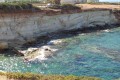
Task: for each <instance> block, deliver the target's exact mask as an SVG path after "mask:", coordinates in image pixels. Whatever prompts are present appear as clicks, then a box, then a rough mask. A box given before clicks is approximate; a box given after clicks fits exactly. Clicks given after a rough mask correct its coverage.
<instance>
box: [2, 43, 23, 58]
mask: <svg viewBox="0 0 120 80" xmlns="http://www.w3.org/2000/svg"><path fill="white" fill-rule="evenodd" d="M0 54H4V55H5V56H14V55H16V56H24V54H22V53H21V52H19V51H18V50H17V49H15V48H14V47H11V46H9V45H8V43H6V42H0Z"/></svg>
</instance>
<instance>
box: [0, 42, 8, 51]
mask: <svg viewBox="0 0 120 80" xmlns="http://www.w3.org/2000/svg"><path fill="white" fill-rule="evenodd" d="M7 48H8V43H7V42H0V50H4V49H7Z"/></svg>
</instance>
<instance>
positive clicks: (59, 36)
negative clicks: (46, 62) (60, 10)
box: [22, 23, 120, 49]
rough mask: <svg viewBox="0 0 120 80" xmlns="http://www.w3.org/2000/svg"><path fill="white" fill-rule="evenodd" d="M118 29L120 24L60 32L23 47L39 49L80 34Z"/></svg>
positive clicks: (42, 37) (47, 35) (49, 34)
mask: <svg viewBox="0 0 120 80" xmlns="http://www.w3.org/2000/svg"><path fill="white" fill-rule="evenodd" d="M117 27H120V23H118V24H111V25H109V24H105V25H104V26H100V25H94V26H91V27H83V28H80V29H74V30H65V31H59V32H54V33H48V34H46V35H44V36H41V37H38V38H37V39H36V40H35V41H33V42H28V43H26V44H24V45H23V46H22V49H27V48H29V47H38V48H39V47H41V46H43V45H46V44H47V43H48V42H49V41H50V40H54V39H63V38H69V37H73V36H77V35H78V34H81V33H91V32H97V31H100V30H105V29H112V28H117Z"/></svg>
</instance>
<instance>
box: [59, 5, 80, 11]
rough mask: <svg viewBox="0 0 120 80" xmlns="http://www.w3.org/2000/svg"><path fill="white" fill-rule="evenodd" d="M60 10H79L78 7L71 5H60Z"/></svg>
mask: <svg viewBox="0 0 120 80" xmlns="http://www.w3.org/2000/svg"><path fill="white" fill-rule="evenodd" d="M61 9H62V10H75V9H81V8H80V7H78V6H75V5H72V4H62V5H61Z"/></svg>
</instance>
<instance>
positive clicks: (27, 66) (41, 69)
mask: <svg viewBox="0 0 120 80" xmlns="http://www.w3.org/2000/svg"><path fill="white" fill-rule="evenodd" d="M64 41H65V42H66V44H64V46H63V47H62V48H60V50H59V51H58V52H57V53H56V55H54V56H53V57H51V58H49V59H48V60H47V61H44V62H40V63H24V62H23V60H22V58H16V57H5V56H2V55H1V56H0V70H3V71H10V72H33V73H43V74H61V75H76V76H82V75H84V76H95V77H100V78H103V79H105V80H113V79H116V78H120V28H116V29H112V30H110V32H105V31H100V32H94V33H87V34H84V35H81V34H78V35H76V36H73V37H69V38H65V39H64Z"/></svg>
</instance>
